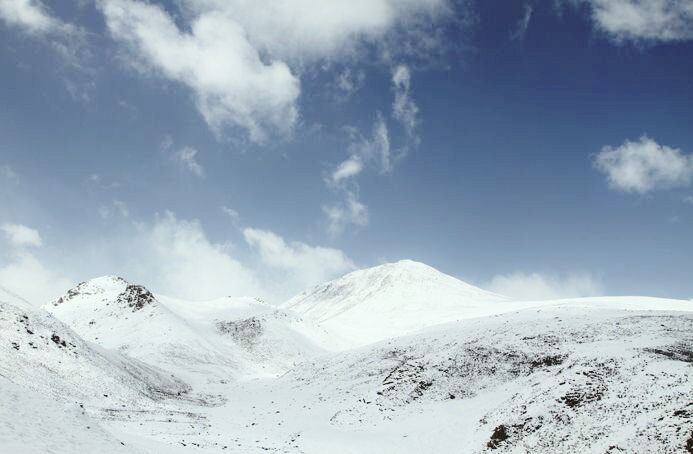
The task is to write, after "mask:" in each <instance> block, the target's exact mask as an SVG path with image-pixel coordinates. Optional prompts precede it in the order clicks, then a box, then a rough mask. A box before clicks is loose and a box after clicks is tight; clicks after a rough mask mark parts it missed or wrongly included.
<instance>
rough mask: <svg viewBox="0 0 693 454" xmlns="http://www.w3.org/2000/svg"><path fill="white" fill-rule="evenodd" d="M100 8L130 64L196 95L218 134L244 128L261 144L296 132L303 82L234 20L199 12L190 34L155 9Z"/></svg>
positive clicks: (116, 1) (122, 1)
mask: <svg viewBox="0 0 693 454" xmlns="http://www.w3.org/2000/svg"><path fill="white" fill-rule="evenodd" d="M100 5H101V9H102V11H103V13H104V15H105V18H106V23H107V25H108V29H109V31H110V33H111V35H112V36H113V38H114V39H115V40H117V41H118V42H120V43H122V44H123V45H124V46H125V47H126V49H127V51H128V52H129V55H130V57H132V58H134V59H136V61H138V62H139V63H140V64H141V65H142V66H141V67H142V68H149V69H150V70H151V71H150V72H152V73H153V74H158V75H161V76H164V77H166V78H169V79H172V80H174V81H176V82H179V83H181V84H183V85H184V86H186V87H187V88H188V89H190V91H191V92H192V93H193V97H194V100H195V105H196V107H197V109H198V111H199V112H200V113H201V115H202V116H203V117H204V119H205V120H206V122H207V123H208V124H209V126H210V127H211V128H212V129H213V130H214V131H216V132H218V133H221V131H222V130H223V129H224V128H225V127H227V126H235V127H240V128H242V129H244V130H246V131H247V133H248V135H249V137H250V139H251V140H253V141H255V142H263V141H265V140H266V139H267V137H268V134H269V133H270V132H273V131H278V132H279V133H280V134H287V133H289V132H290V131H291V129H292V128H293V126H294V124H295V123H296V121H297V119H298V110H297V107H296V101H297V99H298V96H299V94H300V84H299V80H298V79H297V78H296V77H295V76H294V75H293V74H292V73H291V70H290V69H289V67H288V66H287V65H286V64H285V63H283V62H281V61H276V60H275V61H267V60H266V59H265V60H263V58H261V56H260V54H259V52H258V51H257V49H255V48H254V47H253V46H252V45H251V44H250V43H249V42H248V40H247V38H246V33H245V31H244V30H243V28H242V27H241V26H240V25H239V24H238V23H237V22H236V21H235V20H234V19H232V18H231V16H229V15H228V14H224V13H223V12H220V11H217V10H211V11H209V12H205V13H201V14H200V15H198V16H197V17H196V18H195V19H194V20H193V21H192V22H191V23H190V24H189V26H190V29H189V30H190V31H189V32H188V31H181V29H179V27H178V26H177V25H176V23H175V22H174V21H173V19H172V18H171V16H170V15H169V14H168V13H167V12H166V11H165V10H164V9H163V8H162V7H159V6H156V5H152V4H147V3H143V2H140V1H132V0H104V1H102V2H101V3H100Z"/></svg>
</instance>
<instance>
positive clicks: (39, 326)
mask: <svg viewBox="0 0 693 454" xmlns="http://www.w3.org/2000/svg"><path fill="white" fill-rule="evenodd" d="M0 356H1V357H2V358H3V361H2V362H0V375H1V376H2V377H4V378H5V379H7V380H9V381H11V382H13V383H16V384H19V385H23V386H27V387H29V388H31V389H33V390H35V391H39V392H41V393H44V394H47V395H50V396H54V397H63V398H64V397H66V396H69V398H70V399H74V400H79V401H81V402H86V401H90V402H91V401H95V400H96V401H99V402H100V405H106V404H107V405H110V406H113V407H115V406H120V405H121V404H122V405H128V406H133V405H136V404H137V403H138V402H141V401H143V400H160V399H162V398H165V397H167V396H171V395H173V396H178V395H180V394H182V393H186V392H188V391H189V389H190V388H189V386H187V385H186V384H184V383H183V382H181V381H180V380H177V379H176V378H173V377H171V374H166V373H164V372H163V371H161V370H159V369H156V368H153V367H152V366H150V365H147V364H145V363H143V362H140V361H137V360H134V359H131V358H129V357H127V356H123V355H122V354H119V353H118V352H114V351H111V350H106V349H103V348H100V347H98V346H96V345H93V344H90V343H88V342H85V341H84V340H83V339H82V338H80V337H79V336H78V335H77V334H75V333H74V332H73V331H72V330H71V329H70V328H68V327H67V326H65V324H63V323H61V322H60V321H59V320H56V319H55V318H54V317H52V316H51V315H50V314H48V313H46V312H45V311H42V310H39V309H35V308H32V307H30V306H20V305H17V304H10V303H5V302H1V301H0Z"/></svg>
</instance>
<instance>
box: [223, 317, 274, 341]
mask: <svg viewBox="0 0 693 454" xmlns="http://www.w3.org/2000/svg"><path fill="white" fill-rule="evenodd" d="M217 331H219V333H220V334H225V335H228V336H229V337H231V338H232V339H233V340H234V341H236V342H237V343H238V344H240V345H242V346H244V347H253V346H254V345H255V344H256V342H257V340H258V339H259V338H260V336H262V334H263V333H264V332H265V327H264V324H263V322H262V320H261V319H260V318H258V317H250V318H244V319H241V320H231V321H218V322H217Z"/></svg>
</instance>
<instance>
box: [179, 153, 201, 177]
mask: <svg viewBox="0 0 693 454" xmlns="http://www.w3.org/2000/svg"><path fill="white" fill-rule="evenodd" d="M196 155H197V150H196V149H194V148H192V147H184V148H181V149H180V150H178V151H176V152H174V153H173V155H172V158H173V161H174V162H175V163H176V165H178V167H179V168H180V169H181V170H183V171H185V172H190V173H191V174H193V175H195V176H196V177H198V178H204V176H205V170H204V168H202V166H201V165H200V164H199V163H198V162H197V160H196V159H195V156H196Z"/></svg>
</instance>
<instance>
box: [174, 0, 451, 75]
mask: <svg viewBox="0 0 693 454" xmlns="http://www.w3.org/2000/svg"><path fill="white" fill-rule="evenodd" d="M187 3H188V4H187V5H186V6H187V7H188V9H189V11H190V12H191V13H193V14H200V13H209V12H215V13H217V14H219V13H222V14H227V15H228V16H230V17H233V18H234V19H235V20H236V21H237V22H238V23H239V24H240V25H241V26H242V27H243V29H244V30H245V32H246V33H247V35H248V37H249V40H250V41H251V42H252V43H253V45H255V46H256V47H257V48H259V49H262V50H264V51H265V52H268V53H270V54H271V55H273V56H274V57H276V58H281V59H283V60H285V61H290V62H292V63H300V62H306V61H308V62H310V61H315V60H319V59H327V60H335V59H339V58H340V57H345V56H346V57H348V56H352V55H354V54H355V53H356V52H357V51H358V50H359V49H358V48H359V46H360V45H363V44H364V43H374V42H380V41H382V40H383V38H384V36H385V35H387V34H388V33H389V32H391V31H393V30H394V29H395V28H403V29H408V30H411V29H413V28H414V27H413V26H414V25H415V22H416V21H417V20H421V18H424V19H423V20H426V21H427V22H428V23H429V24H430V23H431V22H432V21H433V20H435V19H436V18H439V17H441V16H444V15H447V14H449V13H450V9H451V7H450V5H449V2H448V1H447V0H331V1H329V2H325V1H323V0H284V1H279V2H278V1H275V0H253V1H248V0H197V1H190V2H187Z"/></svg>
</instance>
